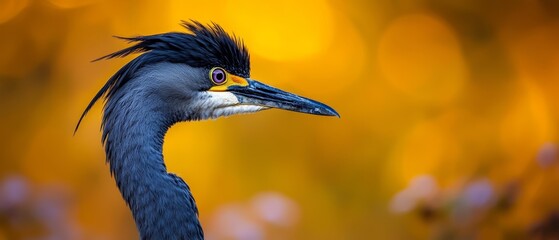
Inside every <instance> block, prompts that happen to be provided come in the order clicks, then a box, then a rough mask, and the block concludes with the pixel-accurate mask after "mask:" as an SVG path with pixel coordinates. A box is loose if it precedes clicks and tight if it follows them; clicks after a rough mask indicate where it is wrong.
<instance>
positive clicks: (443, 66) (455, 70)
mask: <svg viewBox="0 0 559 240" xmlns="http://www.w3.org/2000/svg"><path fill="white" fill-rule="evenodd" d="M378 60H379V65H380V69H381V71H382V74H383V75H384V77H385V79H386V80H387V81H388V82H389V83H390V84H391V85H392V86H393V87H395V88H396V89H398V90H400V91H402V92H404V93H405V94H406V95H408V96H410V97H411V98H412V99H414V100H416V101H420V102H426V103H430V104H443V105H444V104H445V103H448V102H449V101H450V100H452V99H454V98H455V97H456V96H457V94H458V93H459V92H460V90H461V89H462V86H463V83H464V81H465V79H466V77H467V71H466V66H465V63H464V60H463V57H462V54H461V51H460V44H459V41H458V38H457V37H456V35H455V33H454V32H453V30H452V28H451V27H450V26H449V25H448V24H447V23H446V22H445V21H443V20H442V19H440V18H437V17H435V16H432V15H429V14H412V15H406V16H402V17H400V18H398V19H396V20H395V21H393V22H392V23H391V24H390V25H389V27H388V28H387V30H386V31H385V32H384V34H383V36H382V38H381V40H380V44H379V52H378Z"/></svg>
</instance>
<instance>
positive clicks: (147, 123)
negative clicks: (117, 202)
mask: <svg viewBox="0 0 559 240" xmlns="http://www.w3.org/2000/svg"><path fill="white" fill-rule="evenodd" d="M131 91H132V92H131V94H128V95H122V96H118V95H117V96H113V97H112V99H110V100H109V101H108V102H107V105H106V106H105V115H104V119H103V120H104V121H103V139H104V140H105V151H106V154H107V160H108V162H109V165H110V169H111V173H112V174H113V175H114V178H115V180H116V183H117V185H118V188H119V190H120V192H121V194H122V196H123V198H124V200H125V201H126V203H127V204H128V206H129V208H130V210H131V211H132V214H133V216H134V220H135V222H136V226H137V228H138V231H139V232H140V237H141V239H203V233H202V228H201V226H200V223H199V221H198V211H197V208H196V204H195V202H194V199H193V197H192V194H191V193H190V189H189V188H188V186H187V185H186V183H185V182H184V181H182V179H180V178H179V177H177V176H176V175H174V174H169V173H167V170H166V167H165V164H164V162H163V155H162V148H163V138H164V136H165V132H166V131H167V129H168V128H169V127H170V125H171V124H173V122H172V121H168V120H167V119H172V118H170V116H166V115H165V111H164V108H162V106H161V105H160V104H158V103H157V101H156V100H153V99H145V98H143V96H146V94H144V93H142V92H135V91H134V90H133V89H132V90H131ZM147 95H149V94H147ZM148 100H149V101H148Z"/></svg>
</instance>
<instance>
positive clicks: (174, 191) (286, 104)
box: [74, 20, 339, 240]
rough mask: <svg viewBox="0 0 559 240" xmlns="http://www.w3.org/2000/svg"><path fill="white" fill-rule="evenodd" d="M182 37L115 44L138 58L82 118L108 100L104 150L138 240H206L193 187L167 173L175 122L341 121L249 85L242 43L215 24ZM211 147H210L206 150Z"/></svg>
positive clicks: (192, 24)
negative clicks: (256, 115) (278, 116)
mask: <svg viewBox="0 0 559 240" xmlns="http://www.w3.org/2000/svg"><path fill="white" fill-rule="evenodd" d="M181 25H182V26H183V27H184V28H186V30H187V31H184V32H168V33H162V34H155V35H145V36H136V37H117V38H120V39H123V40H126V41H128V42H129V43H131V46H129V47H128V48H125V49H122V50H120V51H117V52H114V53H112V54H109V55H106V56H103V57H101V58H99V59H96V60H94V61H97V60H102V59H112V58H117V57H125V56H128V55H130V54H138V56H137V57H135V58H134V59H133V60H131V61H130V62H128V63H127V64H125V65H124V66H123V67H122V68H120V69H119V70H118V71H117V72H116V73H115V74H114V75H112V76H111V77H110V78H109V79H108V81H107V82H106V83H105V84H104V86H103V87H102V88H101V89H100V90H99V91H98V92H97V94H96V95H95V96H94V97H93V99H92V100H91V102H90V103H89V104H88V105H87V107H86V108H85V110H84V112H83V113H82V115H81V117H80V119H79V121H78V123H77V125H76V128H75V130H74V133H75V132H76V131H77V130H78V128H79V126H80V123H81V121H82V120H83V118H84V117H85V116H86V114H87V113H88V111H89V110H90V109H91V108H92V106H93V105H94V104H95V103H96V102H97V101H98V100H99V99H104V100H105V103H104V107H103V117H102V123H101V132H102V136H101V139H102V144H103V146H104V150H105V154H106V162H107V163H108V165H109V169H110V172H111V175H112V176H113V178H114V179H115V181H116V185H117V187H118V189H119V191H120V193H121V195H122V197H123V199H124V201H125V202H126V204H127V206H128V208H129V209H130V211H131V212H132V216H133V218H134V221H135V224H136V227H137V230H138V232H139V236H140V239H193V240H198V239H203V238H204V233H203V230H202V227H201V225H200V221H199V218H198V208H197V206H196V202H195V200H194V197H193V195H192V193H191V191H190V188H189V186H188V184H187V183H186V182H185V181H184V180H183V179H182V178H180V177H179V176H177V175H175V174H173V173H169V172H167V168H166V166H165V162H164V160H163V153H162V149H163V139H164V136H165V133H166V132H167V130H168V129H169V128H170V127H171V126H172V125H173V124H175V123H178V122H187V121H197V120H205V119H215V118H218V117H223V116H229V115H234V114H242V113H253V112H258V111H261V110H266V109H271V108H276V109H284V110H290V111H294V112H301V113H308V114H314V115H324V116H338V117H339V114H338V113H337V112H336V111H335V110H334V109H333V108H331V107H329V106H327V105H325V104H323V103H320V102H317V101H314V100H311V99H309V98H305V97H301V96H298V95H295V94H292V93H289V92H285V91H283V90H280V89H277V88H274V87H271V86H270V85H266V84H264V83H262V82H259V81H256V80H254V79H252V78H250V56H249V52H248V50H247V48H246V46H245V44H244V42H243V41H242V40H241V39H240V38H238V37H236V36H235V35H234V34H229V33H227V32H226V31H225V30H224V29H223V28H222V27H221V26H219V25H218V24H216V23H210V24H202V23H200V22H198V21H194V20H190V21H182V23H181ZM208 144H212V143H208Z"/></svg>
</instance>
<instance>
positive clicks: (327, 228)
mask: <svg viewBox="0 0 559 240" xmlns="http://www.w3.org/2000/svg"><path fill="white" fill-rule="evenodd" d="M188 19H194V20H198V21H202V22H204V23H209V22H211V21H213V22H215V23H218V24H220V25H222V26H223V27H224V28H225V29H226V30H227V31H229V32H233V33H235V34H236V35H237V36H239V37H241V38H243V39H244V41H245V43H246V45H247V46H248V48H249V51H250V52H251V60H252V74H251V76H252V78H254V79H258V80H260V81H263V82H265V83H268V84H271V85H273V86H276V87H279V88H282V89H285V90H288V91H292V92H295V93H298V94H301V95H303V96H308V97H310V98H313V99H317V100H319V101H322V102H325V103H327V104H328V105H330V106H332V107H334V108H335V109H336V110H337V111H338V112H339V113H340V114H341V119H336V118H326V117H318V116H311V115H304V114H294V113H291V112H286V111H279V110H269V111H265V112H262V113H258V114H253V115H242V116H233V117H229V118H222V119H218V120H216V121H205V122H195V123H181V124H178V125H175V126H174V127H173V128H171V129H170V131H169V132H168V134H167V136H166V139H165V145H164V155H165V159H166V164H167V167H168V169H169V171H170V172H174V173H177V174H178V175H180V176H182V177H183V179H185V181H186V182H187V183H189V185H190V187H191V189H192V191H193V193H194V196H195V198H196V200H197V203H198V207H199V209H200V218H201V221H202V224H203V227H204V229H205V232H206V236H207V239H247V240H258V239H558V238H559V233H558V232H559V191H557V190H556V189H557V186H558V185H559V166H557V165H558V164H557V163H556V162H557V160H558V159H557V143H558V130H557V124H556V123H557V120H558V117H559V102H558V98H557V96H556V95H555V94H559V47H557V46H558V44H559V2H557V1H555V0H513V1H511V0H500V1H484V0H474V1H471V0H468V1H467V0H453V1H447V0H396V1H365V0H349V1H334V0H330V1H327V0H314V1H295V0H285V1H276V2H267V1H253V0H239V1H181V0H169V1H148V0H140V1H109V0H0V116H1V118H0V136H2V138H1V142H0V146H1V149H0V159H1V162H0V239H134V238H137V236H138V235H137V233H136V230H135V226H134V223H133V219H132V217H131V214H130V213H129V211H128V208H127V207H126V205H125V203H124V201H123V200H122V199H121V196H120V193H119V192H118V190H117V188H116V186H115V183H114V181H113V179H112V178H111V176H110V174H109V170H108V166H106V165H105V163H104V158H105V156H104V152H103V148H102V146H101V141H100V137H101V136H100V131H99V128H100V119H101V107H102V106H101V104H97V105H96V106H95V107H94V109H93V110H92V111H91V112H90V113H89V115H88V116H87V117H86V118H85V120H84V122H82V124H81V128H80V129H79V131H78V132H77V134H76V135H75V136H73V135H72V132H73V129H74V127H75V124H76V123H77V120H78V118H79V116H80V114H81V112H82V111H83V109H84V108H85V106H86V105H87V103H89V100H90V99H91V98H92V97H93V95H94V94H95V93H96V92H97V91H98V89H99V88H100V87H101V86H102V85H103V84H104V83H105V81H106V80H107V79H108V78H109V77H110V76H111V74H112V73H114V72H115V71H116V70H118V69H119V68H120V67H121V66H122V65H123V64H125V63H126V62H127V61H129V60H131V59H132V58H133V57H134V56H131V57H127V58H125V59H115V60H111V61H101V62H95V63H91V62H90V61H91V60H93V59H95V58H98V57H100V56H103V55H106V54H108V53H111V52H114V51H116V50H119V49H121V48H124V47H125V46H127V44H126V43H125V42H123V41H119V40H117V39H114V38H112V37H111V36H113V35H118V36H136V35H148V34H156V33H162V32H169V31H183V29H181V27H180V26H179V22H180V20H188ZM222 142H236V143H238V146H237V147H235V148H232V149H222V148H220V147H221V146H223V145H221V144H220V143H222Z"/></svg>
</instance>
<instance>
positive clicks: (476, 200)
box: [463, 179, 494, 208]
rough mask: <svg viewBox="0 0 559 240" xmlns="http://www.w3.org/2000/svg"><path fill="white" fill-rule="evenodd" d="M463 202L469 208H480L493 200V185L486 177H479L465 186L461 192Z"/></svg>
mask: <svg viewBox="0 0 559 240" xmlns="http://www.w3.org/2000/svg"><path fill="white" fill-rule="evenodd" d="M463 194H464V195H463V197H464V203H465V204H466V206H468V207H471V208H482V207H485V206H487V205H488V204H489V203H491V201H492V200H493V197H494V196H493V194H494V193H493V186H492V185H491V182H490V181H489V180H487V179H480V180H476V181H474V182H472V183H470V184H469V185H468V186H466V189H465V190H464V193H463Z"/></svg>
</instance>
